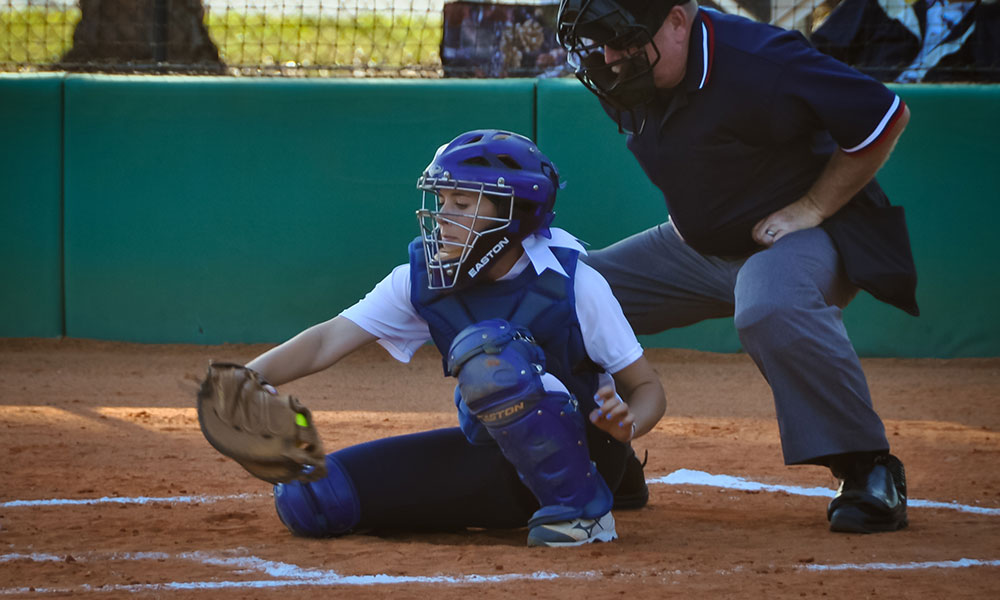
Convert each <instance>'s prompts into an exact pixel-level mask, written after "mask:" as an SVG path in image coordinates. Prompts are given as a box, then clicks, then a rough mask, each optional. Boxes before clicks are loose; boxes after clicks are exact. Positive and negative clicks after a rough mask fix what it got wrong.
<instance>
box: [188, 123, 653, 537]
mask: <svg viewBox="0 0 1000 600" xmlns="http://www.w3.org/2000/svg"><path fill="white" fill-rule="evenodd" d="M417 187H418V188H419V189H420V190H422V192H423V206H422V208H421V209H420V210H419V211H417V217H418V220H419V221H420V225H421V235H420V237H418V238H417V239H415V240H414V241H413V242H412V243H410V245H409V262H408V263H407V264H404V265H401V266H399V267H396V268H395V269H394V270H393V271H392V272H391V273H389V275H388V276H386V277H385V279H383V280H382V281H381V282H380V283H379V284H378V285H377V286H375V288H374V289H373V290H372V291H371V292H369V293H368V294H367V295H366V296H365V297H364V298H363V299H362V300H361V301H359V302H358V303H357V304H355V305H354V306H352V307H350V308H348V309H346V310H344V311H343V312H341V313H340V314H339V315H338V316H336V317H334V318H333V319H331V320H329V321H326V322H324V323H320V324H318V325H315V326H313V327H311V328H309V329H306V330H305V331H303V332H301V333H299V334H298V335H296V336H295V337H293V338H292V339H290V340H288V341H286V342H284V343H283V344H281V345H279V346H277V347H275V348H273V349H271V350H269V351H268V352H265V353H264V354H262V355H260V356H258V357H257V358H255V359H253V360H252V361H250V363H248V364H247V366H246V367H240V366H238V365H231V364H225V363H224V364H216V365H213V366H212V367H211V368H210V370H209V376H208V378H207V379H206V380H205V383H204V384H203V386H202V391H201V393H200V394H199V417H200V419H201V424H202V429H203V431H204V432H205V435H206V437H208V439H209V440H210V441H211V442H212V444H213V445H214V446H215V447H216V448H217V449H219V450H220V451H222V452H223V453H224V454H227V455H228V456H231V457H233V458H235V459H236V460H237V461H239V462H240V463H241V464H243V466H245V467H246V468H247V469H248V470H249V471H250V472H251V473H253V474H254V475H256V476H257V477H260V478H261V479H264V480H265V481H270V482H272V483H275V484H276V485H275V487H274V499H275V505H276V508H277V512H278V516H279V517H280V518H281V521H282V522H283V523H284V524H285V526H286V527H288V529H289V530H291V531H292V533H294V534H296V535H301V536H309V537H330V536H339V535H343V534H347V533H350V532H352V531H361V530H373V529H377V530H387V529H410V530H414V529H419V530H454V529H457V528H464V527H481V528H517V527H524V526H525V525H527V527H528V545H529V546H576V545H580V544H584V543H588V542H594V541H610V540H613V539H615V538H617V532H616V530H615V522H614V518H613V517H612V514H611V509H612V507H613V505H617V506H618V507H619V508H624V507H632V506H636V505H640V506H641V505H643V504H644V503H645V501H646V498H647V496H648V491H647V490H646V488H645V482H644V481H643V477H642V470H641V466H640V465H639V464H638V461H637V459H636V458H635V455H634V453H633V452H632V449H631V445H630V443H629V442H630V441H631V440H633V439H635V438H636V437H638V436H641V435H643V434H645V433H647V432H648V431H649V430H650V429H652V428H653V426H654V425H655V424H656V422H657V421H658V420H659V419H660V418H661V417H662V416H663V413H664V410H665V407H666V401H665V398H664V392H663V387H662V385H661V383H660V380H659V378H658V376H657V374H656V373H655V372H654V371H653V370H652V368H651V367H650V365H649V363H648V362H647V361H646V358H645V357H644V355H643V350H642V347H641V346H640V345H639V343H638V341H637V340H636V337H635V334H634V333H633V332H632V330H631V328H630V327H629V325H628V322H627V321H626V320H625V317H624V315H623V314H622V310H621V308H620V307H619V305H618V302H617V301H616V300H615V297H614V296H613V295H612V294H611V290H610V288H609V286H608V284H607V283H606V282H605V280H604V279H603V278H602V277H601V276H600V275H599V274H598V273H597V272H596V271H595V270H593V269H592V268H590V267H589V266H587V265H585V264H583V263H582V262H579V261H578V257H579V255H580V254H581V253H584V252H585V251H584V248H583V246H582V245H581V244H580V243H579V242H578V241H577V240H576V238H574V237H573V236H571V235H569V234H568V233H566V232H565V231H563V230H560V229H556V228H552V227H550V223H551V222H552V219H553V216H554V213H553V205H554V204H555V199H556V192H557V190H558V189H559V187H560V184H559V174H558V172H557V171H556V167H555V165H553V164H552V162H551V161H550V160H549V159H548V158H547V157H546V156H545V155H544V154H542V153H541V152H540V151H539V150H538V148H537V147H536V146H535V145H534V143H533V142H532V141H531V140H529V139H528V138H526V137H523V136H521V135H517V134H515V133H511V132H506V131H498V130H477V131H470V132H467V133H463V134H462V135H459V136H458V137H457V138H455V139H454V140H452V141H451V142H450V143H448V144H446V145H444V146H442V147H441V148H440V149H439V150H438V151H437V153H436V155H435V156H434V159H433V160H432V161H431V163H430V165H428V166H427V168H426V169H425V170H424V172H423V174H422V175H421V177H420V178H419V180H418V181H417ZM428 340H433V342H434V344H435V345H436V346H437V348H438V350H440V351H441V353H442V355H443V364H444V371H445V374H446V375H448V376H452V377H455V378H456V380H457V386H456V388H455V396H454V402H455V406H456V407H457V410H458V421H459V426H458V427H453V428H447V429H438V430H433V431H426V432H422V433H416V434H411V435H403V436H396V437H390V438H385V439H380V440H375V441H372V442H367V443H363V444H359V445H356V446H352V447H348V448H344V449H342V450H338V451H336V452H333V453H331V454H328V455H326V456H325V457H324V456H323V450H322V445H321V444H320V442H319V437H318V436H317V435H316V430H315V427H314V425H313V424H312V419H311V415H310V414H309V412H308V410H307V409H305V408H304V407H303V406H302V405H301V404H299V403H298V402H297V401H296V400H294V399H292V398H289V397H287V396H279V395H278V394H277V393H276V392H275V390H274V388H273V387H270V385H271V384H274V385H281V384H284V383H286V382H289V381H292V380H294V379H297V378H300V377H303V376H306V375H309V374H311V373H315V372H317V371H320V370H322V369H326V368H327V367H330V366H332V365H333V364H335V363H336V362H337V361H338V360H340V359H341V358H343V357H344V356H346V355H347V354H349V353H351V352H353V351H355V350H357V349H358V348H361V347H362V346H364V345H366V344H369V343H371V342H378V343H379V344H380V345H381V346H383V347H384V348H385V349H386V350H387V351H388V352H389V353H390V354H391V355H392V356H393V357H394V358H396V359H397V360H399V361H401V362H408V361H409V360H410V358H411V357H412V356H413V354H414V352H416V350H417V349H418V348H419V347H420V346H421V345H423V344H424V343H425V342H427V341H428ZM268 382H270V383H268ZM247 399H249V400H248V401H247ZM244 446H249V447H250V449H246V448H244ZM628 465H631V471H632V473H633V476H632V479H633V481H632V482H631V483H630V484H629V485H627V486H626V485H622V484H621V482H622V479H623V475H624V473H625V472H626V468H627V466H628ZM636 471H637V472H638V482H636V481H635V480H634V479H635V477H634V473H635V472H636ZM626 487H627V488H629V489H625V488H626ZM612 490H617V494H615V493H613V492H612Z"/></svg>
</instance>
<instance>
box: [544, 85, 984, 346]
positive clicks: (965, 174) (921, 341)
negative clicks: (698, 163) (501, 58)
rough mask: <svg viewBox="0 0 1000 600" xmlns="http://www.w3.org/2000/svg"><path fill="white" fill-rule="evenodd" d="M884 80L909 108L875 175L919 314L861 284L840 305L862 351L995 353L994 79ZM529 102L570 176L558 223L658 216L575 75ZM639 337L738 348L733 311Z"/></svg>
mask: <svg viewBox="0 0 1000 600" xmlns="http://www.w3.org/2000/svg"><path fill="white" fill-rule="evenodd" d="M893 89H894V90H895V91H896V92H897V93H898V94H899V95H900V96H901V97H902V98H903V100H904V101H905V102H906V103H907V104H908V105H909V106H910V109H911V112H912V117H911V120H910V124H909V126H908V127H907V130H906V132H905V133H904V134H903V137H902V138H901V140H900V142H899V144H898V145H897V147H896V150H895V152H894V154H893V156H892V158H891V159H890V161H889V163H888V164H887V165H886V167H885V168H883V170H882V172H881V173H880V174H879V180H880V181H881V183H882V184H883V186H884V187H885V188H886V191H887V192H888V194H889V196H890V198H891V199H892V201H893V203H895V204H899V205H902V206H904V207H905V210H906V215H907V222H908V225H909V228H910V236H911V241H912V243H913V248H914V260H915V262H916V264H917V270H918V272H919V282H918V286H917V298H918V301H919V303H920V306H921V311H922V316H920V317H918V318H913V317H911V316H909V315H906V314H905V313H903V312H901V311H899V310H896V309H894V308H892V307H890V306H888V305H886V304H883V303H881V302H878V301H876V300H874V299H873V298H872V297H871V296H869V295H868V294H865V293H862V294H860V295H859V296H858V298H857V299H856V300H855V301H854V302H853V303H852V304H851V305H850V306H849V307H848V308H847V309H846V310H845V311H844V320H845V323H846V325H847V327H848V330H849V332H850V333H851V338H852V340H853V341H854V344H855V347H856V348H857V350H858V352H859V354H861V355H863V356H909V357H958V356H998V355H1000V315H998V313H997V307H998V306H1000V269H998V268H997V267H996V255H997V252H996V243H995V240H996V239H997V237H998V236H997V233H996V229H997V223H1000V169H998V160H997V159H998V157H1000V152H998V149H997V145H998V140H1000V86H958V85H910V86H894V87H893ZM537 113H538V123H537V132H538V143H539V145H540V146H541V147H542V148H543V149H545V150H546V152H548V153H549V155H550V156H552V158H553V160H554V161H556V164H557V165H558V166H559V168H560V171H561V173H562V175H563V176H564V177H565V179H566V180H567V187H566V190H564V192H565V193H564V194H563V195H562V196H561V199H560V202H559V205H558V206H559V207H560V208H561V210H560V211H559V217H558V219H557V222H558V223H560V224H562V225H563V226H565V227H567V228H568V229H570V230H572V231H574V232H576V233H577V235H579V236H581V237H582V238H584V239H586V240H587V241H589V242H592V243H593V245H594V247H597V248H599V247H602V246H604V245H607V244H609V243H611V242H613V241H615V240H617V239H619V238H621V237H624V236H626V235H629V234H631V233H635V232H637V231H641V230H642V229H645V228H647V227H650V226H652V225H655V224H657V223H660V222H662V221H664V220H665V219H666V216H667V215H666V209H665V207H664V205H663V200H662V195H660V194H659V192H658V191H657V190H656V189H655V188H654V187H653V186H652V185H651V184H650V183H649V182H648V180H647V179H646V177H645V176H644V175H643V173H642V171H641V170H640V168H639V166H638V165H637V164H636V162H635V160H634V159H633V157H632V156H631V153H629V151H628V149H627V148H626V147H625V138H624V136H622V135H620V134H618V132H617V127H616V126H615V124H614V123H613V122H612V121H611V120H610V119H609V118H608V117H607V116H606V115H605V114H604V112H603V111H602V110H601V108H600V106H599V105H598V103H597V101H596V99H594V98H593V97H592V95H591V94H590V92H588V91H587V90H586V89H585V88H584V87H583V86H582V85H580V84H579V83H578V82H576V81H575V80H569V79H559V80H543V81H540V82H539V84H538V106H537ZM720 176H724V173H721V174H720ZM643 342H644V343H645V344H646V345H649V346H674V347H685V348H695V349H699V350H708V351H721V352H729V351H736V350H738V349H739V347H740V345H739V340H738V338H737V336H736V333H735V331H733V327H732V319H716V320H713V321H706V322H703V323H699V324H698V325H694V326H692V327H687V328H683V329H678V330H673V331H668V332H665V333H662V334H658V335H655V336H644V337H643Z"/></svg>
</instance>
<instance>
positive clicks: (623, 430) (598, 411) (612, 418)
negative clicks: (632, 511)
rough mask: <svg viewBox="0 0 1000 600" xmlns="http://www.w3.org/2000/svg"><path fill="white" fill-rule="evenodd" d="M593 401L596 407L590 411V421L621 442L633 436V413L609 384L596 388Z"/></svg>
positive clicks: (629, 439)
mask: <svg viewBox="0 0 1000 600" xmlns="http://www.w3.org/2000/svg"><path fill="white" fill-rule="evenodd" d="M594 401H595V402H597V408H595V409H594V410H592V411H591V412H590V422H591V423H593V424H594V425H596V426H597V427H598V428H600V429H602V430H604V431H606V432H607V433H608V434H610V435H611V437H613V438H615V439H616V440H618V441H619V442H622V443H625V442H628V441H631V439H632V438H633V437H635V427H636V426H635V415H633V414H632V413H631V412H630V411H629V407H628V404H627V403H626V402H625V401H624V400H622V399H621V398H620V397H619V396H618V394H616V393H615V391H614V390H613V389H612V388H611V387H610V386H604V387H602V388H601V389H599V390H597V393H596V394H594Z"/></svg>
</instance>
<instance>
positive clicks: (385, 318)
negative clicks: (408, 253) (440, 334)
mask: <svg viewBox="0 0 1000 600" xmlns="http://www.w3.org/2000/svg"><path fill="white" fill-rule="evenodd" d="M340 316H342V317H344V318H347V319H350V320H351V321H353V322H354V323H356V324H357V325H358V326H359V327H361V328H362V329H364V330H365V331H367V332H368V333H370V334H372V335H374V336H375V337H377V338H378V343H379V344H380V345H381V346H382V347H383V348H385V349H386V350H387V351H388V352H389V354H391V355H392V357H393V358H395V359H396V360H398V361H400V362H404V363H406V362H410V359H411V358H413V354H414V353H415V352H416V351H417V349H418V348H420V346H422V345H424V344H425V343H426V342H427V340H429V339H431V332H430V329H429V328H428V327H427V322H426V321H424V320H423V319H422V318H421V317H420V315H418V314H417V311H416V310H415V309H414V308H413V304H412V303H411V302H410V265H408V264H405V265H400V266H398V267H396V268H395V269H393V270H392V272H391V273H389V274H388V275H386V277H385V279H383V280H382V281H380V282H379V283H378V285H376V286H375V287H374V288H372V291H370V292H368V293H367V294H366V295H365V297H364V298H362V299H361V300H359V301H358V302H357V303H356V304H355V305H354V306H351V307H350V308H347V309H346V310H344V311H342V312H341V313H340Z"/></svg>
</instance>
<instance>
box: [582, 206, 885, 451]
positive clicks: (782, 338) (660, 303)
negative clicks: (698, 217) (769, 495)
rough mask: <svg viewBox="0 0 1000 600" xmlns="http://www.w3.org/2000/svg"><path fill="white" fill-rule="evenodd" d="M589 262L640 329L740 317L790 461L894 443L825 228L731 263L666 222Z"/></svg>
mask: <svg viewBox="0 0 1000 600" xmlns="http://www.w3.org/2000/svg"><path fill="white" fill-rule="evenodd" d="M584 261H585V262H586V263H587V264H589V265H590V266H592V267H594V268H595V269H597V271H598V272H600V273H601V274H602V275H603V276H604V278H605V279H607V280H608V283H609V284H610V285H611V288H612V290H613V291H614V294H615V296H616V297H617V298H618V300H619V302H621V305H622V308H623V309H624V311H625V316H626V317H627V318H628V320H629V322H630V323H631V324H632V327H633V328H634V329H635V331H636V333H640V334H651V333H658V332H660V331H664V330H666V329H671V328H674V327H683V326H685V325H690V324H693V323H697V322H699V321H702V320H705V319H710V318H719V317H729V316H732V317H734V323H735V326H736V330H737V332H738V333H739V337H740V342H741V343H742V345H743V348H744V350H745V351H746V352H747V353H748V354H749V355H750V356H751V357H752V358H753V360H754V362H755V363H756V364H757V367H758V368H759V369H760V371H761V373H763V375H764V377H765V378H766V379H767V382H768V384H769V385H770V386H771V390H772V392H773V394H774V403H775V409H776V413H777V418H778V426H779V430H780V435H781V445H782V450H783V453H784V458H785V463H786V464H797V463H817V464H826V459H825V457H828V456H831V455H836V454H842V453H848V452H869V451H884V450H888V449H889V442H888V440H887V439H886V436H885V427H884V426H883V424H882V420H881V419H880V418H879V416H878V414H876V413H875V411H874V409H873V408H872V402H871V397H870V395H869V391H868V383H867V381H866V380H865V376H864V372H863V371H862V369H861V363H860V362H859V360H858V356H857V353H856V352H855V351H854V346H853V345H852V344H851V341H850V339H849V338H848V336H847V330H846V329H845V328H844V323H843V321H842V319H841V310H842V309H843V308H844V307H845V306H847V304H848V303H849V302H850V301H851V300H852V299H853V298H854V296H855V295H856V294H857V291H858V290H857V288H856V287H855V286H853V285H852V284H851V283H850V281H848V279H847V277H846V275H845V273H844V270H843V266H842V264H841V261H840V257H839V255H838V254H837V250H836V248H835V247H834V245H833V242H832V240H831V239H830V237H829V236H828V235H827V234H826V232H825V231H823V230H822V229H819V228H811V229H805V230H801V231H796V232H794V233H791V234H788V235H786V236H785V237H783V238H781V239H780V240H779V241H778V242H777V243H775V244H774V245H773V246H771V247H770V248H768V249H766V250H761V251H760V252H757V253H756V254H753V255H752V256H750V257H749V258H741V259H724V258H719V257H714V256H705V255H702V254H699V253H698V252H696V251H695V250H694V249H692V248H691V247H690V246H688V245H687V244H686V243H684V241H683V240H681V238H680V236H678V235H677V232H676V231H675V230H674V228H673V226H672V225H670V223H669V222H668V223H664V224H662V225H658V226H656V227H652V228H650V229H648V230H646V231H643V232H641V233H638V234H636V235H633V236H631V237H629V238H626V239H624V240H622V241H620V242H618V243H616V244H614V245H612V246H609V247H608V248H605V249H602V250H597V251H593V252H591V253H590V254H589V255H588V256H587V257H584ZM665 376H666V377H669V376H670V375H669V373H668V374H665Z"/></svg>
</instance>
